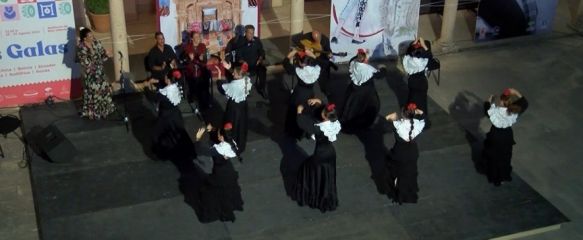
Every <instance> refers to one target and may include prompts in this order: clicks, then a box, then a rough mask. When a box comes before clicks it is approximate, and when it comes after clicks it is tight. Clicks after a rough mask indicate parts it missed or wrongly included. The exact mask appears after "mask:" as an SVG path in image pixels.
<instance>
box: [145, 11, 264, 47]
mask: <svg viewBox="0 0 583 240" xmlns="http://www.w3.org/2000/svg"><path fill="white" fill-rule="evenodd" d="M259 3H260V1H259V0H235V1H233V0H199V1H192V0H173V1H170V0H158V16H159V24H160V31H161V32H162V33H164V37H165V38H166V44H168V45H170V46H173V47H174V46H177V45H178V44H180V43H182V39H183V37H184V35H187V36H188V34H189V33H190V32H192V31H195V32H200V33H202V38H203V42H204V43H205V44H206V45H207V48H208V49H209V51H210V52H211V53H216V52H219V51H221V50H223V49H224V48H225V47H226V45H227V43H228V42H229V40H230V39H231V38H232V37H234V33H233V30H234V29H235V26H237V25H239V24H241V25H247V24H250V25H253V26H255V35H256V36H259ZM153 45H154V40H153V36H152V46H153Z"/></svg>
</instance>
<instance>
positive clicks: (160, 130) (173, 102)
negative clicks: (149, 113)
mask: <svg viewBox="0 0 583 240" xmlns="http://www.w3.org/2000/svg"><path fill="white" fill-rule="evenodd" d="M168 75H170V76H168ZM168 75H167V76H165V80H164V81H159V82H158V86H160V87H161V88H160V89H159V90H158V93H157V98H158V120H157V122H156V126H155V128H154V135H153V136H154V137H153V145H152V151H153V152H154V154H156V156H157V157H158V158H160V159H164V160H173V161H174V160H185V159H193V158H195V157H196V152H195V151H194V144H193V143H192V140H190V137H189V136H188V133H187V132H186V130H185V128H184V120H183V119H182V113H181V112H180V109H179V108H178V104H180V101H181V99H182V90H181V89H180V87H179V86H178V84H177V83H176V79H180V78H181V77H182V76H181V73H180V71H179V70H174V71H172V72H170V73H169V74H168Z"/></svg>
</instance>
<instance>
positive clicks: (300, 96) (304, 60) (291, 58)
mask: <svg viewBox="0 0 583 240" xmlns="http://www.w3.org/2000/svg"><path fill="white" fill-rule="evenodd" d="M315 58H316V56H315V55H314V53H312V52H311V51H296V50H292V51H291V52H289V54H288V55H287V57H286V58H285V59H284V61H283V67H284V69H285V70H286V72H287V73H288V74H290V75H295V76H296V78H297V79H299V80H298V84H296V86H295V87H294V89H293V90H292V95H291V97H290V100H289V107H288V111H287V117H286V122H285V131H286V133H287V134H288V135H289V136H290V137H293V138H295V139H298V140H299V139H301V138H302V135H303V131H302V130H301V129H300V127H299V126H298V124H297V121H296V111H295V110H296V107H297V106H298V105H300V104H304V103H305V102H306V101H308V99H311V98H314V97H315V93H314V85H315V83H316V82H317V80H318V78H319V77H320V70H321V68H320V66H318V64H317V62H316V60H315Z"/></svg>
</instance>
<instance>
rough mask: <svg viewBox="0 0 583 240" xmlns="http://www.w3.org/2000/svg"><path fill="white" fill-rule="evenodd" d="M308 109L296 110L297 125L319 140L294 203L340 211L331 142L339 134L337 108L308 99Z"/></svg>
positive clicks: (303, 171) (303, 168) (301, 174)
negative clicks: (338, 208) (338, 209)
mask: <svg viewBox="0 0 583 240" xmlns="http://www.w3.org/2000/svg"><path fill="white" fill-rule="evenodd" d="M307 103H308V106H306V107H304V105H298V106H297V108H296V109H297V121H298V125H299V126H300V127H301V128H302V129H303V130H304V131H305V132H306V133H308V134H310V135H311V136H312V139H314V140H316V148H315V149H314V153H313V154H312V156H310V157H309V158H308V159H307V160H305V161H304V162H303V164H302V165H301V167H300V169H299V171H298V175H297V179H296V183H295V187H294V191H293V193H292V196H291V197H292V199H293V200H294V201H297V202H298V204H299V205H300V206H304V205H308V206H309V207H311V208H316V209H319V210H320V211H321V212H326V211H332V210H335V209H336V207H338V194H337V191H336V151H335V150H334V146H333V145H332V142H334V141H336V135H337V134H338V133H339V132H340V129H341V127H340V123H339V122H338V120H337V116H336V111H335V106H334V104H322V101H321V100H320V99H317V98H313V99H309V100H308V101H307Z"/></svg>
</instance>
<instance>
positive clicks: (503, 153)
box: [482, 88, 528, 186]
mask: <svg viewBox="0 0 583 240" xmlns="http://www.w3.org/2000/svg"><path fill="white" fill-rule="evenodd" d="M493 100H494V96H490V99H489V101H488V102H485V103H484V109H485V111H486V116H488V119H489V120H490V122H491V123H492V127H491V128H490V131H489V132H488V133H487V134H486V140H485V141H484V149H483V152H482V156H483V158H484V160H485V163H486V175H487V176H488V182H490V183H492V184H494V185H495V186H500V185H501V184H502V182H505V181H512V177H511V176H510V175H511V174H512V165H511V163H510V161H511V159H512V146H513V145H514V144H516V143H515V142H514V133H513V131H512V125H514V124H515V123H516V121H517V120H518V116H520V115H521V114H522V113H524V111H525V110H526V108H528V101H527V100H526V98H524V97H523V96H522V94H520V92H518V91H517V90H516V89H513V88H508V89H506V90H504V92H503V93H502V96H500V99H498V101H496V102H494V101H493Z"/></svg>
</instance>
